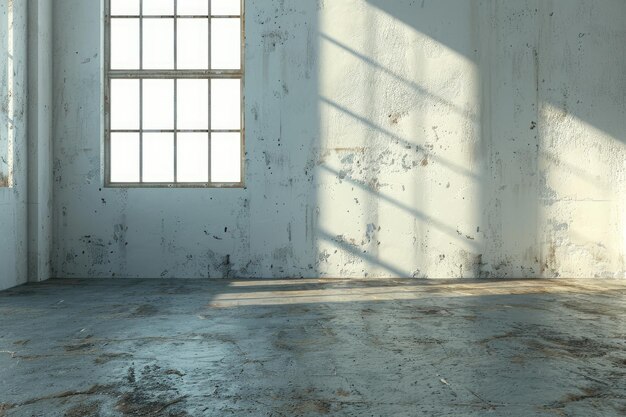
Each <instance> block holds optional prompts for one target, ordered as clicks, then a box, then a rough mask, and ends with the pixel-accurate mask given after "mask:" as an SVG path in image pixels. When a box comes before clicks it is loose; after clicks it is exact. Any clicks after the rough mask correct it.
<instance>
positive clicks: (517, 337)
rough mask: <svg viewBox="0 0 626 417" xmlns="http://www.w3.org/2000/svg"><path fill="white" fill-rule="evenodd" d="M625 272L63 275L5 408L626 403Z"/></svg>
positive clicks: (20, 330) (10, 364) (366, 408)
mask: <svg viewBox="0 0 626 417" xmlns="http://www.w3.org/2000/svg"><path fill="white" fill-rule="evenodd" d="M625 294H626V283H625V282H620V281H598V280H589V281H446V282H440V281H429V282H425V281H415V280H412V281H411V280H384V281H383V280H369V281H354V280H295V281H277V280H268V281H154V280H153V281H149V280H54V281H50V282H46V283H42V284H36V285H26V286H23V287H19V288H16V289H12V290H9V291H5V292H3V293H0V416H3V417H12V416H46V417H53V416H72V417H76V416H102V417H108V416H225V415H226V416H227V415H237V416H239V415H252V416H317V415H337V416H484V415H493V416H586V417H591V416H623V415H626V349H625V348H626V341H625V333H626V321H625V318H626V315H625V313H626V299H625V297H624V295H625Z"/></svg>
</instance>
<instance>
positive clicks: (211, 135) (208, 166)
mask: <svg viewBox="0 0 626 417" xmlns="http://www.w3.org/2000/svg"><path fill="white" fill-rule="evenodd" d="M212 14H213V0H209V17H208V19H209V22H208V30H207V37H208V43H207V46H208V48H209V56H208V61H209V63H208V64H209V66H208V70H209V72H211V70H212V69H213V66H212V65H211V22H212V21H213V19H211V15H212ZM208 84H209V86H208V89H209V91H208V94H209V106H208V108H209V109H208V113H209V114H208V115H207V117H208V128H209V134H208V137H207V140H208V141H209V142H208V143H207V149H208V153H209V155H208V160H207V161H208V163H207V169H208V170H209V176H208V178H209V184H211V183H212V182H213V181H212V180H211V139H212V137H213V134H212V132H211V129H212V127H213V126H212V125H211V77H210V76H209V80H208Z"/></svg>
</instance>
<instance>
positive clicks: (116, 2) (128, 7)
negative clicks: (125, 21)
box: [111, 0, 139, 16]
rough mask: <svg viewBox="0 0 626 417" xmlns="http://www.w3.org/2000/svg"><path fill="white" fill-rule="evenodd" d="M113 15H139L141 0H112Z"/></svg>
mask: <svg viewBox="0 0 626 417" xmlns="http://www.w3.org/2000/svg"><path fill="white" fill-rule="evenodd" d="M111 15H114V16H115V15H127V16H130V15H133V16H137V15H139V0H111Z"/></svg>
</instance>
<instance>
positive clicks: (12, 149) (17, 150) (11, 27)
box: [0, 0, 28, 290]
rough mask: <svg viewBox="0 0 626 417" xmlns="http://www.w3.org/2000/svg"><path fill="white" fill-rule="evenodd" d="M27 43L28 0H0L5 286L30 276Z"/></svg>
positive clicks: (1, 283)
mask: <svg viewBox="0 0 626 417" xmlns="http://www.w3.org/2000/svg"><path fill="white" fill-rule="evenodd" d="M26 44H27V8H26V2H25V1H15V2H14V1H11V0H2V1H0V160H3V161H4V162H3V165H4V168H3V169H2V170H0V172H3V174H4V175H6V176H7V177H9V181H10V185H11V187H10V188H7V187H0V290H2V289H5V288H8V287H12V286H14V285H19V284H22V283H24V282H26V281H27V280H28V270H27V260H26V259H27V250H28V249H27V209H26V198H27V180H26V178H27V174H26V170H27V159H28V157H27V134H26V132H27V117H26V102H27V100H26V96H27V74H26V61H27V56H26Z"/></svg>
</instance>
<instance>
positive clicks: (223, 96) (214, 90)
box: [211, 79, 241, 130]
mask: <svg viewBox="0 0 626 417" xmlns="http://www.w3.org/2000/svg"><path fill="white" fill-rule="evenodd" d="M211 129H213V130H239V129H241V80H239V79H214V80H211Z"/></svg>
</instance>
